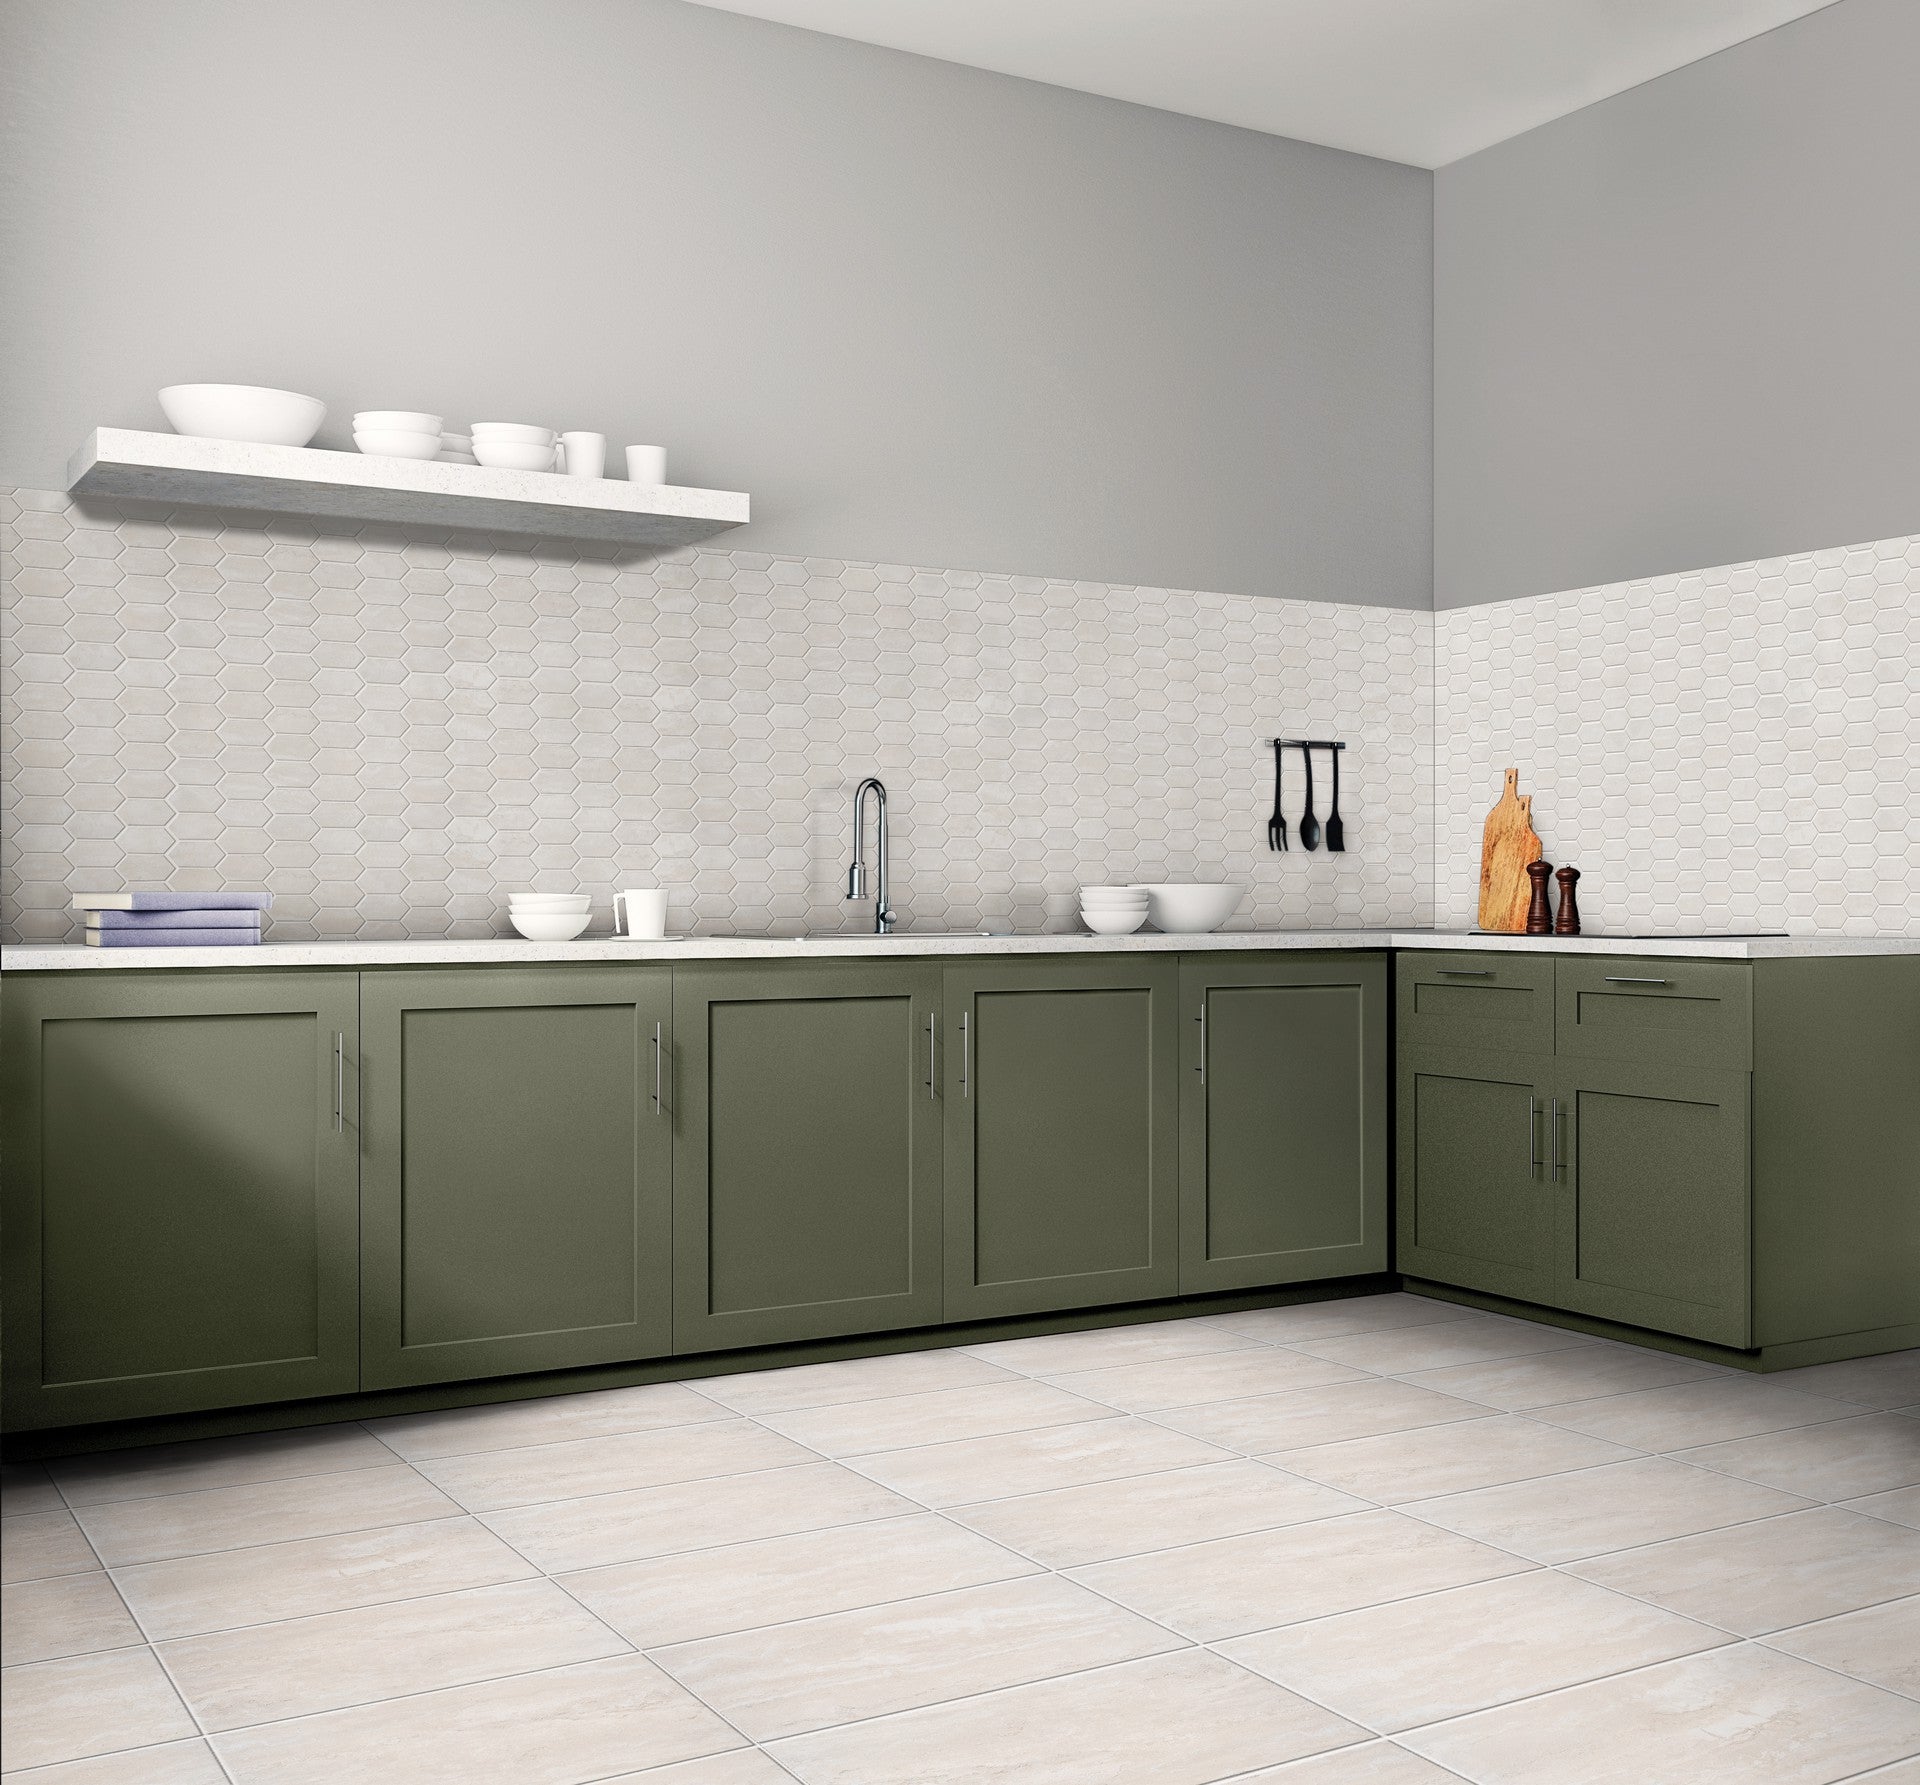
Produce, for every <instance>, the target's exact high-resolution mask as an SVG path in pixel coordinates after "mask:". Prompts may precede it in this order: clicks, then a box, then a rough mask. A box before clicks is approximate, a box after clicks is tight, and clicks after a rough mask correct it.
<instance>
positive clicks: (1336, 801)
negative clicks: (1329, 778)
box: [1327, 750, 1347, 853]
mask: <svg viewBox="0 0 1920 1785" xmlns="http://www.w3.org/2000/svg"><path fill="white" fill-rule="evenodd" d="M1327 754H1328V755H1329V756H1330V757H1332V758H1333V804H1332V805H1330V806H1329V807H1328V808H1327V848H1328V849H1329V850H1330V851H1339V852H1341V853H1344V852H1345V850H1346V847H1347V827H1346V826H1345V825H1344V824H1342V823H1341V822H1340V752H1339V751H1338V750H1329V751H1328V752H1327Z"/></svg>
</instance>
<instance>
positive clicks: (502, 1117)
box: [360, 964, 672, 1388]
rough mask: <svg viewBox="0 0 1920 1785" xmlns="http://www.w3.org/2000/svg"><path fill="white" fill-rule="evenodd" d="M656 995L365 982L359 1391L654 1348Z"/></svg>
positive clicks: (639, 976) (665, 1310)
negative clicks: (361, 1387) (361, 1382)
mask: <svg viewBox="0 0 1920 1785" xmlns="http://www.w3.org/2000/svg"><path fill="white" fill-rule="evenodd" d="M670 980H671V972H670V969H669V968H667V967H665V966H640V965H633V966H628V965H625V964H619V965H610V966H601V965H594V966H557V967H546V966H510V967H455V968H430V969H427V970H425V971H418V972H403V971H393V972H369V973H366V974H364V975H362V977H361V1010H362V1061H361V1072H362V1099H363V1102H362V1108H363V1120H364V1124H365V1126H364V1142H363V1148H362V1161H361V1192H360V1194H361V1214H362V1223H363V1225H362V1233H361V1270H362V1298H363V1299H362V1309H361V1319H362V1356H361V1369H362V1379H363V1386H365V1387H367V1388H399V1387H406V1386H411V1385H415V1384H420V1383H429V1382H454V1381H461V1380H468V1379H472V1378H475V1377H481V1376H506V1375H512V1374H516V1373H518V1372H521V1371H528V1370H558V1369H567V1368H571V1367H573V1366H576V1365H581V1364H601V1363H623V1362H627V1361H629V1360H631V1359H634V1358H641V1357H659V1356H663V1355H665V1354H666V1353H667V1352H668V1351H669V1350H670V1349H671V1347H672V1317H671V1309H672V1303H671V1293H672V1286H671V1266H670V1262H669V1244H670V1236H671V1231H672V1228H671V1223H672V1213H671V1189H670V1181H669V1162H670V1160H671V1158H672V1139H671V1135H670V1132H669V1130H670V1126H671V1123H670V1120H669V1117H668V1113H667V1110H666V1109H665V1107H664V1099H663V1100H660V1101H656V1099H655V1095H654V1090H655V1086H656V1083H658V1082H659V1075H660V1074H661V1072H662V1071H663V1068H664V1060H663V1058H662V1056H663V1054H664V1051H665V1050H666V1049H667V1048H668V1047H670V1045H671V1034H670V1030H669V1022H670V1018H671V1011H670V1008H669V986H670Z"/></svg>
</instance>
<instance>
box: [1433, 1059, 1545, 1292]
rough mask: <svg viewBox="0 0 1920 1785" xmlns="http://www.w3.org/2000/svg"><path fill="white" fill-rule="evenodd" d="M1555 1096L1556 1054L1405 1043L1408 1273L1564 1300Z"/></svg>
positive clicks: (1474, 1287)
mask: <svg viewBox="0 0 1920 1785" xmlns="http://www.w3.org/2000/svg"><path fill="white" fill-rule="evenodd" d="M1552 1099H1553V1060H1552V1058H1551V1056H1546V1057H1541V1056H1537V1055H1532V1054H1497V1053H1478V1052H1471V1051H1467V1050H1464V1049H1456V1048H1422V1047H1402V1048H1401V1049H1400V1054H1399V1086H1398V1100H1399V1105H1398V1106H1399V1134H1398V1151H1399V1165H1400V1169H1399V1183H1398V1196H1399V1250H1398V1262H1399V1268H1400V1269H1401V1270H1402V1271H1404V1272H1405V1273H1406V1274H1407V1275H1408V1276H1410V1277H1426V1278H1429V1279H1431V1280H1432V1281H1433V1282H1436V1283H1453V1284H1457V1285H1458V1286H1459V1287H1460V1288H1462V1289H1479V1290H1484V1291H1486V1292H1487V1293H1488V1294H1490V1295H1511V1296H1515V1297H1517V1298H1519V1299H1521V1300H1523V1301H1530V1302H1550V1301H1551V1300H1552V1299H1553V1288H1554V1258H1553V1235H1554V1227H1553V1219H1554V1198H1553V1184H1552V1179H1551V1175H1550V1174H1551V1166H1550V1164H1549V1163H1548V1155H1547V1150H1546V1149H1547V1140H1548V1132H1547V1131H1548V1129H1549V1127H1550V1126H1551V1124H1550V1121H1549V1116H1550V1114H1551V1108H1552Z"/></svg>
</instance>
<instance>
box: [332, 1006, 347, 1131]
mask: <svg viewBox="0 0 1920 1785" xmlns="http://www.w3.org/2000/svg"><path fill="white" fill-rule="evenodd" d="M346 1125H347V1038H346V1036H345V1035H344V1034H343V1033H342V1032H341V1031H340V1030H338V1029H336V1030H334V1032H333V1131H334V1133H335V1134H338V1133H340V1132H341V1131H342V1130H343V1129H344V1128H345V1127H346Z"/></svg>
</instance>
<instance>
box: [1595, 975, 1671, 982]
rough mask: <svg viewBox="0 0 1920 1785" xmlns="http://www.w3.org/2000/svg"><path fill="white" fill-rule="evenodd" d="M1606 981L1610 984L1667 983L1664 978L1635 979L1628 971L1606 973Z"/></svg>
mask: <svg viewBox="0 0 1920 1785" xmlns="http://www.w3.org/2000/svg"><path fill="white" fill-rule="evenodd" d="M1606 981H1607V984H1608V985H1665V984H1666V983H1667V982H1666V981H1665V980H1664V979H1635V978H1633V977H1632V976H1631V975H1629V974H1626V973H1609V974H1607V975H1606Z"/></svg>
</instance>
